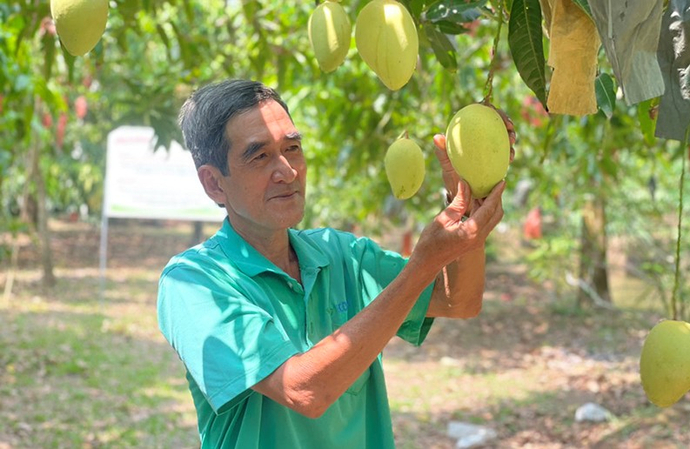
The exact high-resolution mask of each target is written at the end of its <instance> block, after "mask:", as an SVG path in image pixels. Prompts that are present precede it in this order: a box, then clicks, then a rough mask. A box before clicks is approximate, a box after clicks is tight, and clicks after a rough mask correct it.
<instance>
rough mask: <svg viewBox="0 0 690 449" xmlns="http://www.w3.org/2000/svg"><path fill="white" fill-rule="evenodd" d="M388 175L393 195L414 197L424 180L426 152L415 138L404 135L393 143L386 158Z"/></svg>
mask: <svg viewBox="0 0 690 449" xmlns="http://www.w3.org/2000/svg"><path fill="white" fill-rule="evenodd" d="M383 163H384V166H385V168H386V176H387V177H388V182H389V183H390V185H391V190H392V191H393V195H394V196H395V197H396V198H398V199H400V200H405V199H408V198H410V197H412V196H413V195H414V194H415V193H417V190H419V188H420V187H421V185H422V182H424V175H425V173H426V167H425V165H424V153H422V149H421V148H419V145H417V144H416V143H415V141H414V140H412V139H409V138H407V137H402V138H400V139H398V140H396V141H395V142H393V143H392V144H391V146H389V147H388V150H386V156H385V158H384V161H383Z"/></svg>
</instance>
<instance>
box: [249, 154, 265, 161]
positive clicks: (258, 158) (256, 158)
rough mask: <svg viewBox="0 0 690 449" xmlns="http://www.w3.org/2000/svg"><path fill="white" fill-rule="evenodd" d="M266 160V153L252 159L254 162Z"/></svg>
mask: <svg viewBox="0 0 690 449" xmlns="http://www.w3.org/2000/svg"><path fill="white" fill-rule="evenodd" d="M265 158H266V153H261V154H257V155H256V156H255V157H254V159H252V160H254V161H260V160H261V159H265Z"/></svg>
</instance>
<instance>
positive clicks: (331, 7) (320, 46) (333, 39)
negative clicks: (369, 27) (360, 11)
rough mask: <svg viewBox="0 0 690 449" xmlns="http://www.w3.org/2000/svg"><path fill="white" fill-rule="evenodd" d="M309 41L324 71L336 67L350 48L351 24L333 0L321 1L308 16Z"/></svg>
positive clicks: (340, 7) (327, 71) (343, 10)
mask: <svg viewBox="0 0 690 449" xmlns="http://www.w3.org/2000/svg"><path fill="white" fill-rule="evenodd" d="M307 29H308V34H309V43H310V44H311V48H312V50H313V51H314V56H315V57H316V61H317V62H318V63H319V67H320V68H321V70H323V71H324V72H326V73H329V72H332V71H334V70H335V69H337V68H338V67H339V66H340V64H342V63H343V61H344V60H345V56H347V51H348V50H349V49H350V40H351V37H352V25H350V19H349V18H348V17H347V12H345V9H344V8H343V7H342V6H341V5H340V3H337V2H334V1H326V2H324V3H321V4H320V5H319V6H317V7H316V9H314V11H313V12H312V13H311V15H310V16H309V23H308V27H307Z"/></svg>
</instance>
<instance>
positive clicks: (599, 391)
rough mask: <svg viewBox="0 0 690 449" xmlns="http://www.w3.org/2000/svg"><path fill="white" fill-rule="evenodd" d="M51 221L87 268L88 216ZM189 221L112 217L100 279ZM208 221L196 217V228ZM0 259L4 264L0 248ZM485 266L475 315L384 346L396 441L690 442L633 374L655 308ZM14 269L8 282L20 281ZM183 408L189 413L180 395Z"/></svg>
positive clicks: (93, 236)
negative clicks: (583, 302)
mask: <svg viewBox="0 0 690 449" xmlns="http://www.w3.org/2000/svg"><path fill="white" fill-rule="evenodd" d="M51 227H52V229H53V236H54V240H53V251H54V256H55V264H56V267H57V268H59V270H60V273H61V274H62V275H63V276H64V275H65V274H66V273H69V274H71V275H74V276H79V273H84V272H87V273H88V275H89V276H93V277H94V278H96V277H97V273H98V271H97V267H98V261H99V259H98V245H99V238H100V233H99V231H98V227H97V226H96V225H93V224H86V223H80V222H77V223H69V222H67V221H56V222H54V223H52V224H51ZM191 230H192V228H191V224H188V223H185V224H179V223H166V222H134V221H132V222H127V221H117V220H115V221H113V222H112V223H111V226H110V237H109V246H108V248H109V257H108V270H109V278H110V279H117V277H118V276H120V275H121V276H127V274H126V273H128V270H132V269H135V268H136V267H144V268H146V269H148V270H153V271H154V272H156V271H157V270H159V268H161V267H162V266H163V265H164V264H165V262H166V261H167V259H168V258H169V257H170V255H172V254H175V253H176V252H178V251H180V250H182V249H184V248H186V247H187V246H188V245H189V244H190V243H191V242H192V240H191V239H192V233H191ZM211 232H213V226H212V225H206V226H205V227H204V233H205V234H206V235H209V234H210V233H211ZM5 242H6V243H7V240H5ZM20 244H21V251H20V258H19V273H21V272H22V270H24V271H31V270H33V271H32V272H33V273H35V272H36V267H38V261H39V256H38V253H37V252H36V251H35V245H34V242H32V241H31V239H28V238H26V237H25V238H23V239H22V240H20ZM1 267H2V269H3V271H5V270H6V268H7V267H8V265H7V260H6V259H5V261H4V262H3V265H1ZM487 271H488V272H487V289H486V295H485V301H484V309H483V311H482V313H481V314H480V316H479V317H477V318H475V319H471V320H461V321H457V320H441V319H439V320H436V322H435V324H434V326H433V327H432V330H431V332H430V334H429V336H428V338H427V340H426V342H425V343H424V344H423V345H422V346H421V347H419V348H415V347H412V346H410V345H408V344H406V343H404V342H402V341H400V340H398V339H394V340H393V341H392V342H391V344H390V345H389V347H388V348H387V350H386V351H385V352H384V367H385V370H386V376H387V381H388V389H389V397H390V402H391V410H392V413H393V420H394V430H395V433H396V442H397V445H398V447H400V448H427V449H430V448H453V447H455V442H454V441H453V440H451V439H450V438H449V437H447V435H446V431H447V426H448V424H449V423H450V422H451V421H463V422H470V423H474V424H481V425H483V426H487V427H490V428H492V429H494V430H495V431H496V432H497V438H496V439H494V440H493V441H492V442H490V443H488V444H487V445H485V446H484V447H491V448H493V447H495V448H582V447H597V448H676V447H678V448H681V447H690V434H689V433H688V431H687V423H688V422H689V420H688V418H690V401H688V398H685V399H683V400H681V401H680V402H679V403H677V404H676V405H674V406H673V407H670V408H667V409H659V408H657V407H655V406H653V405H652V404H650V403H649V402H648V401H647V399H646V397H645V395H644V392H643V390H642V388H641V385H640V382H639V375H638V358H639V353H640V349H641V346H642V343H643V341H644V338H645V336H646V334H647V332H648V331H649V329H651V327H652V326H653V325H654V324H655V323H656V322H658V320H659V319H660V318H662V315H661V314H660V313H659V312H658V311H655V310H653V309H652V310H649V309H647V308H634V307H626V308H625V309H622V308H619V309H616V310H606V309H593V310H585V311H582V310H578V309H576V308H574V307H573V305H572V303H571V302H569V301H568V300H567V299H561V300H559V299H554V298H553V295H552V294H551V293H550V292H549V291H548V290H547V289H546V288H544V287H543V286H540V285H536V284H534V283H532V282H530V281H529V279H528V278H527V276H526V267H525V266H524V264H522V263H520V260H519V258H513V259H512V260H505V259H503V260H502V259H501V258H499V259H498V260H495V261H491V262H490V263H489V265H488V266H487ZM7 273H8V272H7V271H6V273H5V274H4V275H3V276H2V279H1V280H3V281H4V282H2V283H0V285H4V283H5V282H6V281H7ZM118 273H122V274H118ZM22 279H25V278H22V277H21V276H19V277H18V278H17V280H16V281H15V282H16V288H17V289H18V291H20V292H21V291H22V289H23V288H24V287H23V286H22V282H25V281H23V280H22ZM31 282H34V283H35V280H34V281H31ZM154 282H155V281H154ZM150 288H151V289H152V291H155V286H152V287H150ZM0 293H1V292H0ZM147 307H149V308H148V309H146V310H148V311H151V310H152V309H151V308H150V307H151V304H148V306H147ZM154 333H155V332H154ZM156 338H158V337H156ZM1 368H2V367H0V369H1ZM588 402H594V403H597V404H599V405H601V406H603V407H605V408H606V409H607V410H609V411H610V412H611V415H610V419H609V420H608V421H605V422H601V423H590V422H577V421H576V420H575V411H576V410H577V408H578V407H579V406H581V405H583V404H585V403H588ZM184 407H187V408H186V410H187V412H189V408H188V407H189V403H187V404H186V405H184V406H183V408H184ZM193 430H194V429H193V428H191V429H190V432H193ZM0 442H1V440H0ZM0 447H2V445H1V444H0ZM8 447H11V446H8Z"/></svg>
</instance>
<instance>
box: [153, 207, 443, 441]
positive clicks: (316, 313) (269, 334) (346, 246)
mask: <svg viewBox="0 0 690 449" xmlns="http://www.w3.org/2000/svg"><path fill="white" fill-rule="evenodd" d="M288 232H289V237H290V243H291V244H292V246H293V248H294V250H295V252H296V253H297V257H298V258H299V265H300V270H301V275H302V284H300V283H299V282H297V281H296V280H294V279H293V278H292V277H290V276H289V275H287V274H286V273H285V272H283V271H282V270H281V269H280V268H278V267H277V266H276V265H274V264H273V263H272V262H270V261H268V260H267V259H266V258H265V257H264V256H263V255H261V254H260V253H259V252H258V251H256V250H255V249H254V248H253V247H252V246H251V245H249V244H248V243H247V242H246V241H244V239H242V238H241V237H240V236H239V235H238V234H237V233H236V232H235V231H234V230H233V229H232V226H231V225H230V223H229V222H228V220H227V218H226V219H225V221H224V223H223V226H222V227H221V229H220V230H219V231H218V232H217V233H216V234H215V235H214V236H213V237H211V238H210V239H209V240H207V241H206V242H204V243H202V244H200V245H197V246H195V247H193V248H190V249H189V250H187V251H185V252H183V253H181V254H179V255H177V256H175V257H174V258H173V259H171V261H170V262H169V263H168V265H167V266H166V267H165V269H164V271H163V273H162V275H161V278H160V284H159V292H158V320H159V326H160V329H161V332H162V333H163V335H164V336H165V338H166V339H167V340H168V341H169V342H170V344H171V345H172V346H173V348H175V350H176V351H177V353H178V355H179V356H180V358H181V360H182V361H183V362H184V365H185V367H186V369H187V380H188V381H189V388H190V391H191V393H192V397H193V400H194V405H195V407H196V410H197V416H198V427H199V434H200V437H201V447H202V448H216V447H223V448H241V449H247V448H305V449H306V448H315V449H327V448H358V449H361V448H372V449H382V448H392V447H394V442H393V431H392V425H391V417H390V410H389V406H388V398H387V393H386V386H385V382H384V375H383V371H382V366H381V357H380V356H379V358H378V359H377V360H376V361H375V362H374V363H373V364H372V365H371V366H370V367H369V369H367V371H365V372H364V373H363V374H362V375H361V376H360V378H359V379H358V380H357V381H356V382H355V383H354V384H353V385H352V386H351V387H350V388H349V389H348V390H347V392H346V393H345V394H343V395H342V396H341V397H340V398H339V399H338V400H337V401H336V402H335V403H334V404H333V405H331V407H329V408H328V410H327V411H326V412H325V413H324V414H323V415H322V416H321V417H320V418H318V419H310V418H307V417H305V416H303V415H301V414H299V413H297V412H294V411H292V410H290V409H289V408H287V407H284V406H282V405H280V404H278V403H277V402H274V401H273V400H271V399H269V398H268V397H266V396H263V395H261V394H259V393H256V392H255V391H254V390H252V389H251V387H252V386H253V385H255V384H256V383H257V382H259V381H261V380H262V379H264V378H265V377H266V376H268V375H269V374H270V373H271V372H273V371H274V370H275V369H276V368H278V367H279V366H280V365H281V364H282V363H283V362H285V361H286V360H287V359H288V358H290V357H292V356H293V355H295V354H298V353H302V352H305V351H307V350H308V349H309V348H310V347H312V346H313V345H314V344H316V343H317V342H318V341H320V340H321V339H322V338H324V337H326V336H327V335H330V334H331V333H333V332H334V331H335V330H336V329H338V328H339V327H340V326H342V325H343V324H344V323H345V322H346V321H347V320H348V319H350V318H352V317H353V316H354V315H355V314H357V312H359V311H360V310H362V309H363V308H364V307H366V305H367V304H369V303H370V302H371V301H373V300H374V299H376V297H377V296H378V295H379V293H380V292H381V291H382V290H383V289H384V288H385V287H386V286H387V285H388V284H389V283H390V282H391V281H392V280H393V279H394V278H395V277H396V276H397V275H398V273H400V271H401V269H402V268H403V266H404V265H405V263H406V259H404V258H403V257H402V256H400V255H399V254H397V253H394V252H391V251H386V250H383V249H381V248H380V247H379V246H378V245H377V244H376V243H374V242H373V241H372V240H370V239H367V238H357V237H355V236H354V235H352V234H350V233H345V232H341V231H336V230H334V229H330V228H325V229H315V230H307V231H296V230H292V229H291V230H289V231H288ZM431 290H432V286H429V287H428V288H427V289H426V290H425V291H424V293H423V294H422V296H421V297H420V298H419V300H418V301H417V304H416V305H415V307H414V308H413V310H412V311H411V312H410V314H409V316H408V317H407V319H406V320H405V322H404V323H403V325H402V326H401V327H400V329H399V331H398V336H400V337H401V338H403V339H405V340H407V341H409V342H411V343H413V344H415V345H419V344H421V342H422V341H423V340H424V338H425V337H426V335H427V333H428V331H429V328H430V326H431V324H432V321H433V320H432V319H429V318H426V317H425V316H426V311H427V308H428V305H429V299H430V297H431Z"/></svg>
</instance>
